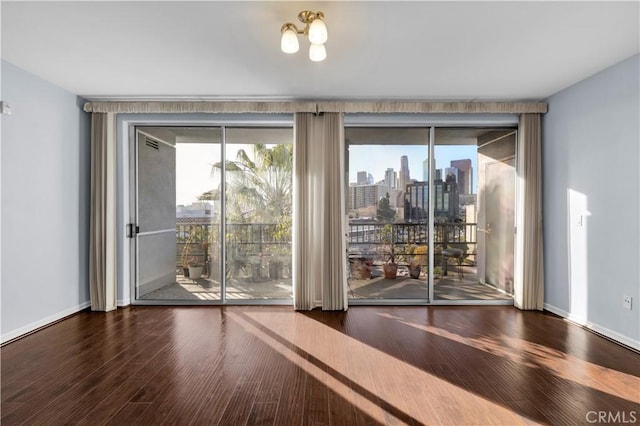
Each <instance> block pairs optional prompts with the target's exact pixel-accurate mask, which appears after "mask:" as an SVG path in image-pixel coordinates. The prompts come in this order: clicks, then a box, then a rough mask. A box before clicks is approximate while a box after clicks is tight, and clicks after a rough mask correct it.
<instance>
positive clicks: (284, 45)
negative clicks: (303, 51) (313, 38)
mask: <svg viewBox="0 0 640 426" xmlns="http://www.w3.org/2000/svg"><path fill="white" fill-rule="evenodd" d="M299 48H300V45H299V44H298V35H297V34H296V33H295V31H293V30H292V29H291V28H287V29H286V30H284V31H283V32H282V39H281V40H280V49H282V51H283V52H284V53H296V52H297V51H298V49H299Z"/></svg>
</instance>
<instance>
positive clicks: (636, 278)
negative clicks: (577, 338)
mask: <svg viewBox="0 0 640 426" xmlns="http://www.w3.org/2000/svg"><path fill="white" fill-rule="evenodd" d="M639 58H640V56H639V55H635V56H633V57H631V58H629V59H627V60H625V61H622V62H620V63H618V64H616V65H614V66H612V67H610V68H608V69H606V70H604V71H602V72H600V73H598V74H596V75H594V76H592V77H590V78H588V79H586V80H583V81H582V82H579V83H577V84H575V85H573V86H571V87H569V88H567V89H565V90H563V91H561V92H559V93H556V94H555V95H553V96H551V97H550V98H549V99H547V102H548V103H549V112H548V113H547V114H545V115H544V116H543V121H542V131H543V133H542V149H543V152H542V154H543V161H542V164H543V172H542V177H543V203H544V204H543V211H544V217H543V220H544V225H543V227H544V239H545V241H544V245H545V308H547V309H549V310H550V311H552V312H555V313H558V314H560V315H562V316H565V317H569V318H570V319H573V320H575V321H577V322H580V323H583V324H587V325H589V326H590V327H592V328H593V329H595V330H596V331H599V332H601V333H603V334H605V335H608V336H609V337H612V338H614V339H616V340H619V341H621V342H622V343H625V344H627V345H630V346H634V347H636V348H640V267H639V263H640V189H639V188H640V172H639V166H640V124H639V121H640V107H639V104H640V97H639V91H640V89H639V78H640V77H639V76H640V59H639ZM581 221H582V225H580V222H581ZM623 295H627V296H632V297H633V309H632V310H626V309H624V308H623V306H622V298H623Z"/></svg>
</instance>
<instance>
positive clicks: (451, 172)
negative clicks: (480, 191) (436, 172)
mask: <svg viewBox="0 0 640 426" xmlns="http://www.w3.org/2000/svg"><path fill="white" fill-rule="evenodd" d="M442 180H444V181H446V182H458V169H456V168H455V167H446V168H445V169H444V178H443V179H442Z"/></svg>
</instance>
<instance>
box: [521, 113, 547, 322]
mask: <svg viewBox="0 0 640 426" xmlns="http://www.w3.org/2000/svg"><path fill="white" fill-rule="evenodd" d="M518 152H519V157H520V159H519V191H520V194H519V213H518V224H517V229H518V232H517V234H516V235H517V237H516V240H517V247H518V253H519V254H518V259H517V264H518V267H517V270H516V277H518V279H516V283H515V306H516V307H517V308H520V309H527V310H542V309H543V305H544V266H543V258H542V254H543V252H542V250H543V247H542V177H541V175H542V170H541V167H542V155H541V138H540V114H521V115H520V123H519V127H518Z"/></svg>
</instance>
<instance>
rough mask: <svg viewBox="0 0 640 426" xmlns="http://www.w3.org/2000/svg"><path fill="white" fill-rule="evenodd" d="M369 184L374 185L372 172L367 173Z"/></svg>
mask: <svg viewBox="0 0 640 426" xmlns="http://www.w3.org/2000/svg"><path fill="white" fill-rule="evenodd" d="M367 184H368V185H373V175H372V174H371V173H369V174H368V175H367Z"/></svg>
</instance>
